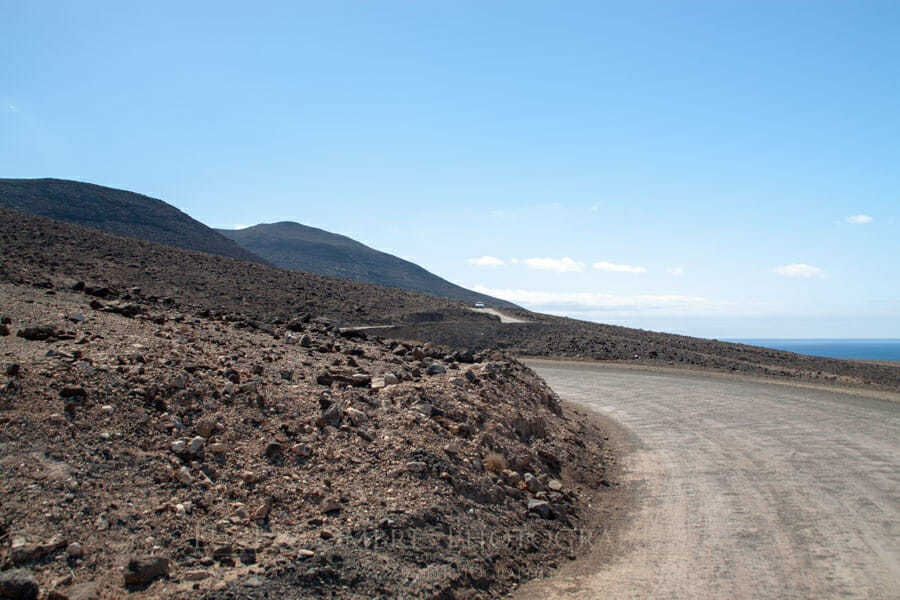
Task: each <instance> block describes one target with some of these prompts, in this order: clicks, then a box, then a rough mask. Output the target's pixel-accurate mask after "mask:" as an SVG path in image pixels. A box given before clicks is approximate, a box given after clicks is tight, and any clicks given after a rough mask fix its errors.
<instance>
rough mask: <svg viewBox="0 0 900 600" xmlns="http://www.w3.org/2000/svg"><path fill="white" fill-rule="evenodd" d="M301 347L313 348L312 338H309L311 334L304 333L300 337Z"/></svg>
mask: <svg viewBox="0 0 900 600" xmlns="http://www.w3.org/2000/svg"><path fill="white" fill-rule="evenodd" d="M300 345H301V346H303V347H304V348H309V347H310V346H312V338H311V337H309V334H306V333H304V334H303V335H301V336H300Z"/></svg>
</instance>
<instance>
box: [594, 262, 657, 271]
mask: <svg viewBox="0 0 900 600" xmlns="http://www.w3.org/2000/svg"><path fill="white" fill-rule="evenodd" d="M594 269H596V270H598V271H606V272H607V273H646V272H647V269H645V268H644V267H635V266H632V265H617V264H615V263H611V262H606V261H604V260H601V261H599V262H595V263H594Z"/></svg>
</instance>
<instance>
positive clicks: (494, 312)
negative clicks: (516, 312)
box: [471, 308, 531, 323]
mask: <svg viewBox="0 0 900 600" xmlns="http://www.w3.org/2000/svg"><path fill="white" fill-rule="evenodd" d="M471 310H472V312H477V313H487V314H489V315H494V316H495V317H500V322H501V323H531V321H526V320H525V319H520V318H518V317H513V316H511V315H508V314H506V313H502V312H500V311H499V310H497V309H496V308H472V309H471Z"/></svg>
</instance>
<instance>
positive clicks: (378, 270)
mask: <svg viewBox="0 0 900 600" xmlns="http://www.w3.org/2000/svg"><path fill="white" fill-rule="evenodd" d="M217 231H219V233H221V234H222V235H224V236H225V237H228V238H230V239H232V240H234V241H235V242H237V243H238V244H240V245H241V246H242V247H243V248H246V249H247V250H249V251H250V252H253V253H255V254H258V255H259V256H261V257H263V258H264V259H266V260H267V261H269V262H270V263H272V264H273V265H276V266H279V267H282V268H285V269H291V270H293V271H306V272H307V273H317V274H319V275H327V276H329V277H343V278H346V279H353V280H354V281H364V282H366V283H377V284H379V285H384V286H387V287H393V288H400V289H404V290H412V291H415V292H424V293H426V294H431V295H433V296H439V297H441V298H450V299H453V300H459V301H461V302H467V303H470V304H471V303H474V302H484V303H485V304H489V305H491V306H502V307H508V308H511V307H513V306H514V305H513V304H511V303H510V302H507V301H505V300H499V299H497V298H493V297H491V296H486V295H484V294H479V293H477V292H473V291H471V290H467V289H466V288H463V287H460V286H458V285H455V284H453V283H450V282H449V281H447V280H445V279H441V278H440V277H438V276H437V275H435V274H433V273H430V272H428V271H426V270H425V269H423V268H422V267H420V266H418V265H416V264H414V263H411V262H409V261H407V260H403V259H402V258H398V257H396V256H393V255H391V254H387V253H385V252H380V251H378V250H375V249H373V248H370V247H368V246H366V245H363V244H361V243H359V242H357V241H355V240H353V239H351V238H348V237H346V236H343V235H338V234H335V233H330V232H328V231H324V230H322V229H316V228H315V227H308V226H306V225H301V224H300V223H292V222H282V223H271V224H261V225H255V226H253V227H248V228H246V229H239V230H226V229H219V230H217Z"/></svg>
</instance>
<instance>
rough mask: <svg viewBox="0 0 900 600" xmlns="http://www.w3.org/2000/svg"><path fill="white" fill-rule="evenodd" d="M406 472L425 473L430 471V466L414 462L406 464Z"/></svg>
mask: <svg viewBox="0 0 900 600" xmlns="http://www.w3.org/2000/svg"><path fill="white" fill-rule="evenodd" d="M406 470H407V471H409V472H411V473H424V472H425V471H427V470H428V465H426V464H425V463H423V462H419V461H412V462H408V463H406Z"/></svg>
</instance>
